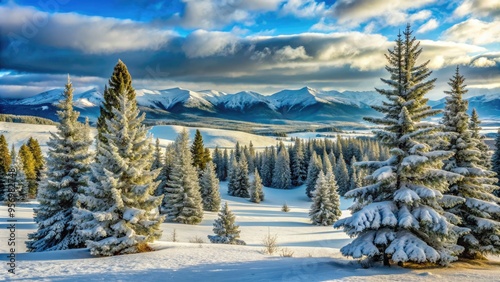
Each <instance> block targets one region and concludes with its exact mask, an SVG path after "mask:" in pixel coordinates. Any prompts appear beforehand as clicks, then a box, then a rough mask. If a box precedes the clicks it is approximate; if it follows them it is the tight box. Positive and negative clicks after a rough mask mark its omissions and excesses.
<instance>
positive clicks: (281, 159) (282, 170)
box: [272, 143, 292, 189]
mask: <svg viewBox="0 0 500 282" xmlns="http://www.w3.org/2000/svg"><path fill="white" fill-rule="evenodd" d="M291 185H292V182H291V175H290V157H289V156H288V150H287V149H286V148H285V145H284V144H283V143H281V144H280V149H279V152H278V157H277V158H276V162H275V164H274V171H273V182H272V187H274V188H279V189H288V188H290V186H291Z"/></svg>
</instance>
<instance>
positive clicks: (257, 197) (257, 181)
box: [250, 169, 264, 203]
mask: <svg viewBox="0 0 500 282" xmlns="http://www.w3.org/2000/svg"><path fill="white" fill-rule="evenodd" d="M250 201H251V202H254V203H260V202H261V201H264V191H263V190H262V179H261V178H260V175H259V171H258V170H257V169H255V170H254V173H253V180H252V183H251V184H250Z"/></svg>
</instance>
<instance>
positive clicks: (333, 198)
mask: <svg viewBox="0 0 500 282" xmlns="http://www.w3.org/2000/svg"><path fill="white" fill-rule="evenodd" d="M313 194H314V196H313V203H312V205H311V209H310V210H309V216H310V218H311V221H312V223H313V224H314V225H322V226H328V225H332V224H333V223H334V222H335V221H336V220H337V219H339V217H340V216H341V215H342V211H341V210H340V198H339V194H338V193H337V183H336V182H335V176H334V175H333V173H332V172H331V170H330V171H328V173H327V176H325V174H324V173H323V172H320V173H319V175H318V180H317V181H316V189H315V190H314V193H313Z"/></svg>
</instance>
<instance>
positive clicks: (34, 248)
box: [27, 76, 92, 252]
mask: <svg viewBox="0 0 500 282" xmlns="http://www.w3.org/2000/svg"><path fill="white" fill-rule="evenodd" d="M63 96H64V99H63V100H61V101H60V102H59V104H58V108H59V109H60V110H59V111H58V112H57V115H58V118H59V124H58V125H57V132H56V133H53V132H51V136H50V140H49V142H47V145H48V147H49V152H48V156H47V171H46V178H45V179H44V180H43V181H42V182H41V185H40V188H39V192H38V201H39V202H40V205H39V207H38V208H35V222H36V223H37V225H38V230H37V231H36V232H35V233H33V234H29V236H28V238H29V239H30V240H31V241H28V242H27V247H28V250H29V251H31V252H40V251H50V250H64V249H73V248H81V247H83V246H84V245H85V241H84V240H83V238H82V236H81V235H80V234H78V228H79V226H78V224H77V223H76V222H75V220H74V218H75V212H76V211H77V209H78V208H79V205H80V203H79V199H78V198H79V195H80V194H81V193H82V191H83V190H82V188H83V187H85V186H87V179H86V177H87V173H88V172H89V167H90V162H91V161H92V155H91V153H90V151H89V147H90V145H91V143H92V140H91V139H90V136H89V131H90V129H89V127H88V124H86V125H84V124H81V123H79V122H78V116H79V115H80V113H79V112H77V111H74V110H73V87H72V84H71V82H70V79H69V76H68V83H67V84H66V89H65V90H64V94H63Z"/></svg>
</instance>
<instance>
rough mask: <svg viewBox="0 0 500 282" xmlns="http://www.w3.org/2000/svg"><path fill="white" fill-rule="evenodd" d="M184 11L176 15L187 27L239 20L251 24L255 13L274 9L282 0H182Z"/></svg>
mask: <svg viewBox="0 0 500 282" xmlns="http://www.w3.org/2000/svg"><path fill="white" fill-rule="evenodd" d="M183 2H184V3H185V9H184V13H183V14H182V15H181V16H177V17H178V18H177V20H178V21H179V23H180V24H181V25H183V26H184V27H188V28H203V29H214V28H218V27H223V26H226V25H228V24H230V23H234V22H239V23H243V24H246V25H251V24H252V23H253V22H254V17H255V14H256V13H259V12H266V11H275V10H277V9H278V6H279V4H280V3H281V2H282V0H183Z"/></svg>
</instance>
